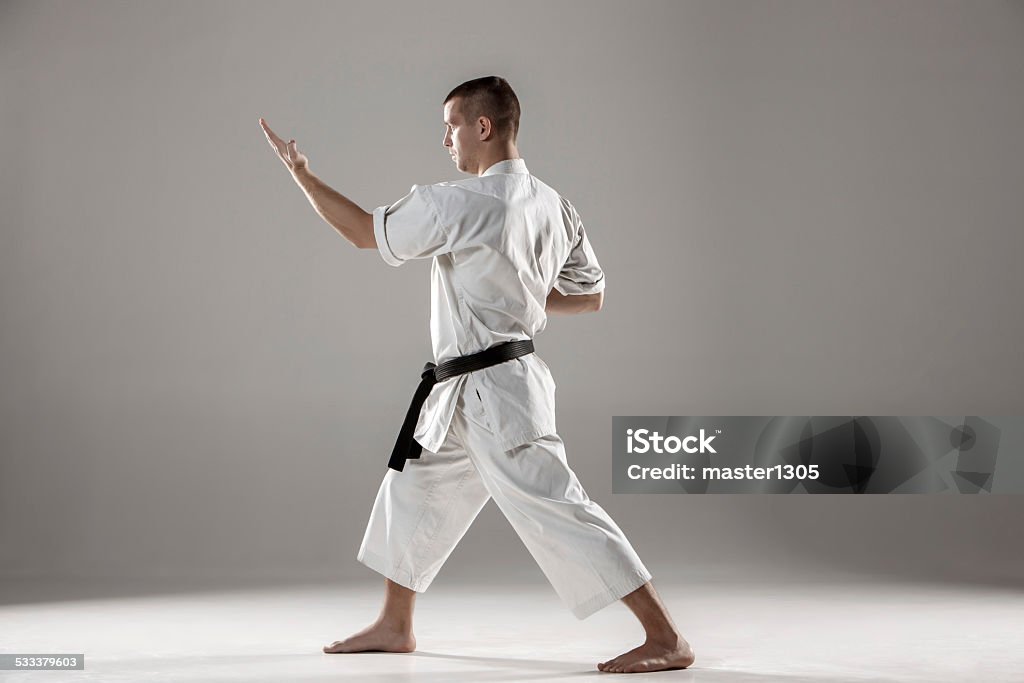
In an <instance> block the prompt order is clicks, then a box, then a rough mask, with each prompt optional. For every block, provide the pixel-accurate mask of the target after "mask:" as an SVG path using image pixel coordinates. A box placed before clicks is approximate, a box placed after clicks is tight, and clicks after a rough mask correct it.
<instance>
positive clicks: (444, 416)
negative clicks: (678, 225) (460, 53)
mask: <svg viewBox="0 0 1024 683" xmlns="http://www.w3.org/2000/svg"><path fill="white" fill-rule="evenodd" d="M519 113H520V111H519V101H518V99H517V97H516V95H515V93H514V92H513V91H512V88H511V87H510V86H509V84H508V83H507V82H506V81H505V79H503V78H499V77H496V76H491V77H484V78H478V79H474V80H471V81H467V82H466V83H463V84H462V85H460V86H458V87H456V88H455V89H454V90H452V91H451V93H449V95H448V97H446V98H445V100H444V102H443V116H444V125H445V134H444V147H445V148H446V149H447V150H448V152H449V154H450V155H451V157H452V160H453V161H454V162H455V165H456V166H457V168H458V169H459V170H460V171H462V172H464V173H468V174H471V175H473V176H475V177H473V178H470V179H467V180H460V181H454V182H443V183H438V184H435V185H425V186H416V185H414V186H413V187H412V190H411V191H410V193H409V194H408V195H406V196H405V197H403V198H402V199H400V200H398V201H397V202H395V203H394V204H392V205H390V206H382V207H379V208H377V209H376V210H374V211H373V212H372V213H367V212H366V211H363V210H362V209H361V208H360V207H359V206H357V205H356V204H354V203H352V202H351V201H350V200H349V199H347V198H346V197H344V196H342V195H341V194H339V193H338V192H336V191H335V190H333V189H331V188H330V187H328V186H327V185H325V184H324V183H323V182H322V181H321V180H320V179H319V178H317V177H316V176H315V175H313V173H312V172H311V171H310V170H309V166H308V161H307V159H306V157H305V156H304V155H303V154H302V153H301V152H299V150H298V149H297V147H296V144H295V140H290V141H289V142H287V143H285V142H284V140H282V139H281V138H280V137H278V136H277V135H275V134H274V132H273V131H271V130H270V128H269V127H268V126H267V124H266V122H265V121H264V120H263V119H260V125H261V126H262V127H263V130H264V132H265V133H266V136H267V139H268V140H269V141H270V144H271V146H272V147H273V148H274V149H275V150H276V151H277V154H278V156H279V157H280V159H281V160H282V161H283V162H284V164H285V166H286V167H287V168H288V170H289V171H290V172H291V174H292V177H293V178H294V179H295V181H296V182H297V183H298V185H299V186H300V187H301V188H302V190H303V191H304V192H305V194H306V196H307V198H308V199H309V201H310V202H311V203H312V205H313V207H314V208H315V209H316V211H317V213H318V214H320V216H321V217H322V218H323V219H324V220H325V221H327V222H328V223H329V224H330V225H331V226H333V227H334V228H335V229H336V230H338V232H340V233H341V235H342V236H343V237H345V238H346V239H347V240H349V241H350V242H351V243H352V244H354V245H355V246H356V247H358V248H361V249H377V250H378V251H379V253H380V254H381V256H382V258H383V259H384V261H385V262H387V263H388V264H389V265H392V266H400V265H402V264H403V263H405V262H406V261H408V260H410V259H419V258H431V259H432V263H431V324H430V328H431V341H432V344H433V352H434V362H432V363H428V364H427V367H425V368H424V372H423V374H422V375H421V377H422V382H421V384H420V387H419V388H418V389H417V392H416V395H415V397H414V400H413V405H412V406H411V407H410V409H409V413H408V415H407V416H406V422H405V424H404V425H403V427H402V430H401V431H400V433H399V439H398V443H397V444H396V446H395V450H394V452H393V454H392V459H391V462H390V469H388V471H387V473H386V475H385V477H384V480H383V482H382V483H381V486H380V490H379V491H378V493H377V499H376V502H375V503H374V506H373V510H372V512H371V514H370V520H369V523H368V524H367V528H366V533H365V535H364V538H363V542H362V545H361V547H360V549H359V553H358V555H357V558H358V560H359V561H360V562H362V563H363V564H365V565H367V566H368V567H370V568H371V569H374V570H375V571H377V572H379V573H381V574H382V575H384V577H385V595H384V605H383V608H382V610H381V613H380V616H379V617H378V619H377V620H376V621H375V622H374V623H373V624H371V625H370V626H368V627H367V628H365V629H363V630H362V631H360V632H358V633H356V634H354V635H352V636H350V637H349V638H346V639H345V640H340V641H335V642H334V643H332V644H331V645H329V646H326V647H324V652H327V653H348V652H364V651H384V652H411V651H412V650H414V649H415V647H416V639H415V637H414V635H413V630H412V615H413V606H414V602H415V596H416V593H417V592H422V591H424V590H426V589H427V587H428V586H429V585H430V583H431V582H432V581H433V579H434V576H435V575H436V574H437V572H438V571H439V570H440V568H441V566H442V565H443V564H444V562H445V560H446V559H447V558H448V556H449V555H450V554H451V552H452V550H453V549H454V548H455V546H456V544H457V543H458V542H459V540H460V539H461V538H462V537H463V535H464V534H465V533H466V531H467V529H468V528H469V526H470V524H471V523H472V521H473V520H474V519H475V517H476V515H477V513H478V512H479V511H480V509H481V508H482V507H483V505H484V504H485V503H486V502H487V500H489V499H490V498H494V500H495V502H496V503H497V505H498V507H499V509H500V510H501V511H502V513H503V514H504V515H505V516H506V518H507V519H508V520H509V522H510V523H511V524H512V526H513V528H514V529H515V530H516V533H518V534H519V537H520V538H521V539H522V540H523V543H524V544H525V545H526V547H527V548H528V550H529V551H530V553H531V554H532V555H533V557H534V559H535V560H536V561H537V563H538V564H539V565H540V567H541V569H542V571H543V572H544V574H545V575H546V576H547V578H548V580H549V581H550V582H551V584H552V586H553V587H554V589H555V591H556V592H557V593H558V595H559V597H560V598H561V599H562V601H563V602H564V603H565V604H566V605H567V606H568V607H569V608H570V609H571V610H572V611H573V613H574V614H575V615H576V616H577V617H578V618H580V619H583V618H586V617H587V616H589V615H590V614H593V613H594V612H596V611H597V610H599V609H601V608H603V607H605V606H607V605H609V604H611V603H612V602H615V601H617V600H620V599H621V600H622V601H623V602H624V603H625V604H626V605H627V606H628V607H629V608H630V610H632V611H633V613H634V614H635V615H636V616H637V618H638V619H639V620H640V622H641V624H642V625H643V627H644V630H645V631H646V634H647V638H646V640H645V642H644V643H643V644H642V645H640V646H639V647H637V648H635V649H633V650H630V651H629V652H626V653H624V654H622V655H620V656H618V657H616V658H614V659H612V660H609V661H607V662H602V663H600V664H598V665H597V668H598V669H599V670H601V671H608V672H623V673H631V672H643V671H657V670H662V669H678V668H685V667H687V666H689V665H690V664H691V663H692V662H693V661H694V656H693V651H692V650H691V648H690V646H689V644H688V643H687V642H686V640H685V639H683V637H682V636H681V635H680V634H679V632H678V630H677V629H676V627H675V625H674V624H673V623H672V620H671V618H670V616H669V614H668V612H667V611H666V609H665V607H664V605H663V604H662V603H661V601H660V599H659V598H658V595H657V593H655V591H654V587H653V586H652V585H651V583H650V579H651V575H650V573H649V572H648V571H647V569H646V568H645V567H644V565H643V563H642V562H641V561H640V559H639V557H637V555H636V553H635V552H634V550H633V548H632V547H631V546H630V544H629V541H628V540H626V537H625V536H624V534H623V533H622V531H621V530H620V529H619V528H618V526H616V525H615V522H613V521H612V519H611V518H610V517H609V516H608V514H607V513H606V512H605V511H604V510H603V509H602V508H601V507H600V506H599V505H597V504H596V503H594V502H593V501H591V500H590V499H589V498H588V497H587V494H586V492H585V491H584V490H583V487H582V486H581V485H580V483H579V481H578V480H577V478H576V475H575V474H574V473H573V471H572V470H571V469H570V468H569V466H568V464H567V462H566V456H565V449H564V444H563V442H562V440H561V439H560V438H559V436H558V434H557V432H556V428H555V401H554V394H555V385H554V382H553V380H552V378H551V373H550V371H549V370H548V367H547V365H546V364H545V363H544V361H543V360H541V358H540V357H539V356H538V355H537V354H536V353H534V352H533V346H532V341H531V340H532V339H533V337H535V336H536V335H537V334H538V333H540V332H541V331H542V330H543V329H544V326H545V324H546V321H547V314H548V313H584V312H587V311H598V310H600V309H601V305H602V302H603V299H604V284H605V283H604V273H603V272H602V270H601V267H600V265H599V264H598V261H597V258H596V257H595V255H594V251H593V249H592V248H591V246H590V242H589V240H588V239H587V235H586V232H585V231H584V228H583V224H582V223H581V221H580V218H579V215H578V214H577V212H576V210H575V208H573V206H572V204H570V203H569V202H568V201H567V200H565V199H564V198H562V197H561V196H559V195H558V193H557V192H555V191H554V190H553V189H551V188H550V187H548V186H547V185H545V184H544V183H543V182H541V181H540V180H538V179H537V178H535V177H533V176H532V175H530V173H529V171H528V170H527V168H526V163H525V162H524V161H523V160H522V159H521V158H520V157H519V154H518V152H517V150H516V138H517V135H518V131H519ZM421 446H422V450H424V451H426V452H425V453H423V454H422V457H420V450H421Z"/></svg>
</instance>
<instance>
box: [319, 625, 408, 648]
mask: <svg viewBox="0 0 1024 683" xmlns="http://www.w3.org/2000/svg"><path fill="white" fill-rule="evenodd" d="M415 649H416V636H414V635H413V634H412V631H411V630H403V629H399V628H394V627H392V626H389V625H387V624H384V623H382V622H381V621H380V620H377V621H375V622H373V623H372V624H370V625H369V626H367V627H366V628H364V629H363V630H362V631H360V632H359V633H356V634H353V635H351V636H349V637H348V638H346V639H345V640H336V641H334V642H333V643H331V644H330V645H325V646H324V652H326V653H327V654H343V653H349V652H412V651H413V650H415Z"/></svg>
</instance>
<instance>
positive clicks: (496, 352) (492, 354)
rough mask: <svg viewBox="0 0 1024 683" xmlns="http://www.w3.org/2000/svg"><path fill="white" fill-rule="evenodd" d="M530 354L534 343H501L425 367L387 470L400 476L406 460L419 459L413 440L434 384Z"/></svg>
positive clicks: (525, 340)
mask: <svg viewBox="0 0 1024 683" xmlns="http://www.w3.org/2000/svg"><path fill="white" fill-rule="evenodd" d="M528 353H533V340H532V339H518V340H516V341H508V342H502V343H501V344H497V345H495V346H492V347H491V348H489V349H485V350H483V351H480V352H478V353H472V354H470V355H468V356H460V357H458V358H452V359H451V360H446V361H445V362H443V363H441V364H440V365H436V364H434V363H427V364H426V365H424V366H423V373H422V374H421V375H420V385H419V386H418V387H416V393H415V394H413V397H412V405H410V406H409V412H407V413H406V414H405V422H403V423H402V429H401V430H400V431H399V432H398V441H397V443H395V449H394V450H393V451H392V452H391V459H390V460H389V461H388V467H390V468H391V469H393V470H398V471H399V472H401V471H402V469H403V468H404V467H405V461H406V460H407V459H410V458H418V457H420V451H421V450H422V449H423V447H422V446H421V445H420V444H419V443H417V441H416V439H414V438H412V435H413V432H415V431H416V423H417V422H418V421H419V417H420V408H422V407H423V403H424V402H425V401H426V400H427V396H429V395H430V390H431V389H433V388H434V385H435V384H437V383H438V382H443V381H444V380H446V379H449V378H451V377H455V376H456V375H462V374H465V373H467V372H473V371H474V370H481V369H483V368H489V367H491V366H492V365H497V364H498V363H504V362H505V361H507V360H512V359H513V358H518V357H519V356H525V355H526V354H528Z"/></svg>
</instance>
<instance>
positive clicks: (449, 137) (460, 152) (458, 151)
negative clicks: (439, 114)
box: [442, 97, 481, 173]
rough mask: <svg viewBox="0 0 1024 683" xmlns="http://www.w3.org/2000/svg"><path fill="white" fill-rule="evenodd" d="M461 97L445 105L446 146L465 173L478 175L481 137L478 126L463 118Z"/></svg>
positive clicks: (457, 165) (456, 164)
mask: <svg viewBox="0 0 1024 683" xmlns="http://www.w3.org/2000/svg"><path fill="white" fill-rule="evenodd" d="M461 100H462V98H461V97H456V98H454V99H452V100H449V101H448V102H446V103H445V105H444V142H443V143H442V144H444V146H445V148H446V149H447V150H448V154H450V155H451V157H452V161H454V162H455V166H456V168H458V169H459V170H460V171H462V172H463V173H476V167H477V158H478V152H479V149H480V144H481V143H480V136H479V135H476V134H475V133H476V126H474V125H473V124H472V123H471V122H469V121H466V120H465V119H464V118H463V116H462V106H461Z"/></svg>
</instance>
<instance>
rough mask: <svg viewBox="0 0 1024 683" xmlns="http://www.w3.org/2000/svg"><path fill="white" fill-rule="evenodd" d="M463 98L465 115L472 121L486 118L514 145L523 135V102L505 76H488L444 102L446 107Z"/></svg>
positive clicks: (460, 88) (462, 87)
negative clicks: (521, 115) (520, 111)
mask: <svg viewBox="0 0 1024 683" xmlns="http://www.w3.org/2000/svg"><path fill="white" fill-rule="evenodd" d="M456 97H461V98H462V115H463V116H465V118H466V119H468V120H476V119H477V118H478V117H480V116H486V117H487V118H489V119H490V120H491V123H492V124H493V125H494V128H495V130H497V131H498V133H499V134H500V135H505V136H509V138H510V139H511V140H512V141H513V142H514V141H515V139H516V136H517V135H518V134H519V98H518V97H516V93H515V91H514V90H512V86H511V85H509V84H508V81H506V80H505V79H504V78H502V77H501V76H484V77H483V78H474V79H473V80H471V81H466V82H465V83H463V84H461V85H458V86H456V87H455V89H454V90H452V91H451V92H450V93H448V97H446V98H444V102H442V103H441V104H442V105H445V104H448V102H449V101H450V100H452V99H454V98H456Z"/></svg>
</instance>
